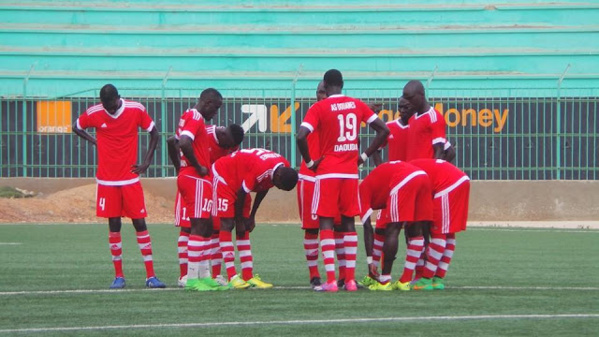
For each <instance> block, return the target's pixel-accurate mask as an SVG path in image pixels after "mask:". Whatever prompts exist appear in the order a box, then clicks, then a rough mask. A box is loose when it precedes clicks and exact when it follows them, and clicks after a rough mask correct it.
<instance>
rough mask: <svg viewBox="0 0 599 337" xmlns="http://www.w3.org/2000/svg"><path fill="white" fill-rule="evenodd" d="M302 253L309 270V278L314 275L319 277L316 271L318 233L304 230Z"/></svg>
mask: <svg viewBox="0 0 599 337" xmlns="http://www.w3.org/2000/svg"><path fill="white" fill-rule="evenodd" d="M304 254H305V255H306V262H307V264H308V271H309V272H310V280H311V279H312V278H314V277H318V278H320V273H319V272H318V234H314V233H310V232H308V231H305V232H304Z"/></svg>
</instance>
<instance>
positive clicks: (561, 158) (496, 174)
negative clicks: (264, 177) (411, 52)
mask: <svg viewBox="0 0 599 337" xmlns="http://www.w3.org/2000/svg"><path fill="white" fill-rule="evenodd" d="M402 85H403V84H398V88H401V86H402ZM133 90H135V92H139V91H140V90H141V88H119V91H120V93H121V95H122V96H123V97H124V98H126V99H131V100H135V101H138V102H140V103H142V104H144V105H145V106H146V108H147V110H148V113H149V114H150V116H151V117H152V118H153V119H154V121H155V122H156V125H157V126H158V128H159V130H160V132H161V134H162V138H161V142H160V143H159V146H158V149H157V152H156V155H155V156H154V160H153V163H152V165H151V167H150V169H149V170H148V172H147V175H148V176H151V177H167V176H173V175H174V170H173V169H172V168H171V166H170V163H169V161H168V156H167V152H166V148H165V140H166V138H168V137H169V136H170V135H172V134H173V133H174V130H175V128H176V125H177V122H178V119H179V116H180V115H181V113H182V112H183V111H184V110H185V109H187V108H189V107H192V106H193V105H194V104H195V102H196V100H197V96H198V94H199V90H191V89H166V88H164V86H163V88H162V89H148V90H147V91H146V92H147V96H144V97H129V96H128V95H127V92H128V91H133ZM221 93H222V94H223V97H224V104H223V106H222V108H221V111H220V113H219V115H218V116H217V117H216V118H215V120H214V121H213V122H214V123H215V124H218V125H227V124H230V123H237V124H241V125H242V126H243V127H244V129H245V130H247V133H246V139H245V140H244V143H243V144H242V146H243V147H244V148H250V147H266V148H270V149H272V150H274V151H277V152H279V153H281V154H282V155H284V156H285V157H287V158H288V159H289V161H290V162H291V163H292V164H293V165H295V166H297V165H299V160H300V158H299V154H298V153H297V152H296V147H295V146H296V145H295V137H294V136H295V131H296V126H297V125H299V123H300V122H301V119H302V118H303V116H304V114H305V112H306V111H307V110H308V108H309V107H310V105H311V104H312V103H313V102H314V99H315V97H314V96H315V90H304V89H301V90H300V89H296V88H295V86H294V85H292V86H290V88H289V89H288V90H268V91H266V90H260V89H256V90H245V89H244V90H223V91H221ZM581 93H582V94H581ZM346 94H348V95H350V96H353V97H358V98H362V99H363V100H365V101H367V102H377V103H382V104H383V110H382V111H381V112H380V113H379V116H380V117H381V118H382V119H383V120H384V121H389V120H392V119H395V118H396V117H397V115H398V113H397V101H398V98H399V97H400V96H401V90H379V89H369V88H365V89H359V90H357V89H348V90H347V91H346ZM427 95H428V97H429V101H430V102H431V103H432V104H433V105H434V106H435V107H436V108H437V109H438V110H439V111H440V112H442V113H443V115H444V116H445V119H446V121H447V124H448V127H447V135H448V139H449V140H450V141H451V142H452V143H453V144H454V145H455V147H456V151H457V157H456V161H455V163H456V165H457V166H458V167H460V168H462V169H463V170H464V171H466V172H467V173H468V174H469V175H470V176H471V177H472V178H473V179H479V180H597V179H599V163H598V160H599V159H598V157H599V136H598V133H599V117H598V114H599V109H598V108H599V101H598V98H599V89H562V88H561V87H560V86H558V87H556V88H555V89H488V90H487V89H459V90H451V91H449V90H442V91H441V90H435V89H429V90H428V91H427ZM97 97H98V89H93V90H85V91H81V92H78V93H77V94H76V95H66V96H64V97H58V98H53V99H37V98H28V97H25V98H14V99H7V98H3V99H1V100H0V116H1V118H0V177H93V176H94V175H95V166H96V163H97V162H96V152H95V148H94V147H93V146H91V145H90V144H87V143H85V142H82V140H81V139H79V138H78V137H77V136H76V135H74V134H73V133H71V131H70V125H71V124H72V123H73V122H74V121H75V120H76V118H77V116H78V115H80V114H82V113H83V112H85V109H86V108H87V107H89V106H91V105H93V104H96V103H97V102H98V99H97ZM292 104H293V105H294V106H295V109H291V108H290V107H291V105H292ZM361 134H362V144H364V143H367V142H368V140H369V138H371V137H372V136H373V134H372V131H371V130H369V129H368V128H367V127H366V128H363V129H362V130H361ZM140 135H141V136H140V153H139V156H140V160H141V156H142V155H143V153H144V152H145V149H146V148H147V144H148V141H149V137H148V136H147V134H146V133H144V132H143V131H142V132H140ZM383 157H385V153H383ZM370 164H371V165H372V163H370ZM371 169H372V167H368V166H367V167H364V169H363V171H362V175H365V174H366V173H368V172H369V171H370V170H371Z"/></svg>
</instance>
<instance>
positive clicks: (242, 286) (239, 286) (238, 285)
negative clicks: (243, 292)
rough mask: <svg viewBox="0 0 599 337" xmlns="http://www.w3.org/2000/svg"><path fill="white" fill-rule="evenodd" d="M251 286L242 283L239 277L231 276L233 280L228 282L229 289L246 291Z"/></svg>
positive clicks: (244, 282)
mask: <svg viewBox="0 0 599 337" xmlns="http://www.w3.org/2000/svg"><path fill="white" fill-rule="evenodd" d="M251 286H252V285H251V284H249V283H247V282H246V281H244V280H243V279H242V278H241V277H239V275H235V276H233V278H232V279H231V280H230V281H229V287H232V288H235V289H247V288H249V287H251Z"/></svg>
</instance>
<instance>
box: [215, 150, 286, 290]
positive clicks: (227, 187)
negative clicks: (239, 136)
mask: <svg viewBox="0 0 599 337" xmlns="http://www.w3.org/2000/svg"><path fill="white" fill-rule="evenodd" d="M212 173H213V175H214V210H213V215H214V216H216V217H218V218H220V221H221V228H220V237H219V239H220V247H221V250H222V253H223V259H224V261H225V267H226V269H227V276H228V279H229V285H230V286H231V287H234V288H237V289H243V288H248V287H255V288H271V287H272V284H270V283H266V282H263V281H262V280H261V279H260V277H259V276H258V275H254V271H253V257H252V251H251V245H250V232H251V231H252V230H253V229H254V227H255V225H256V221H255V217H256V212H257V211H258V207H259V206H260V203H261V202H262V199H264V197H265V196H266V194H267V193H268V190H269V189H271V188H272V187H273V186H276V187H278V188H279V189H282V190H284V191H290V190H292V189H293V188H294V187H295V185H296V183H297V177H298V175H297V172H296V171H295V170H294V169H292V168H290V167H289V162H287V160H286V159H285V158H283V157H282V156H281V155H279V154H278V153H274V152H272V151H268V150H265V149H244V150H240V151H237V152H235V153H232V154H230V155H228V156H225V157H222V158H220V159H219V160H217V161H216V162H215V163H214V165H212ZM250 192H256V198H255V200H254V204H253V206H252V208H251V211H250V207H249V200H250V199H249V193H250ZM233 228H235V232H236V235H237V240H236V243H237V250H238V252H239V258H240V260H241V277H240V276H239V275H237V271H236V269H235V252H234V249H233V242H232V231H233Z"/></svg>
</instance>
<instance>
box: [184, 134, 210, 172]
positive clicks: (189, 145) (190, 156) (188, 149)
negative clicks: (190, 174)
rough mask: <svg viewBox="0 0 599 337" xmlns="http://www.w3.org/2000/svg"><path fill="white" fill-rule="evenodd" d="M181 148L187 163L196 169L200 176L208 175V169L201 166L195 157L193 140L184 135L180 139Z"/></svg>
mask: <svg viewBox="0 0 599 337" xmlns="http://www.w3.org/2000/svg"><path fill="white" fill-rule="evenodd" d="M179 148H180V149H181V152H183V155H184V156H185V158H187V161H189V163H190V164H191V166H193V167H194V168H195V169H196V172H198V174H199V175H200V177H203V176H206V175H208V168H207V167H204V166H202V165H200V163H199V162H198V159H197V158H196V156H195V153H194V151H193V140H191V138H190V137H188V136H186V135H182V136H181V138H180V139H179Z"/></svg>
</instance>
